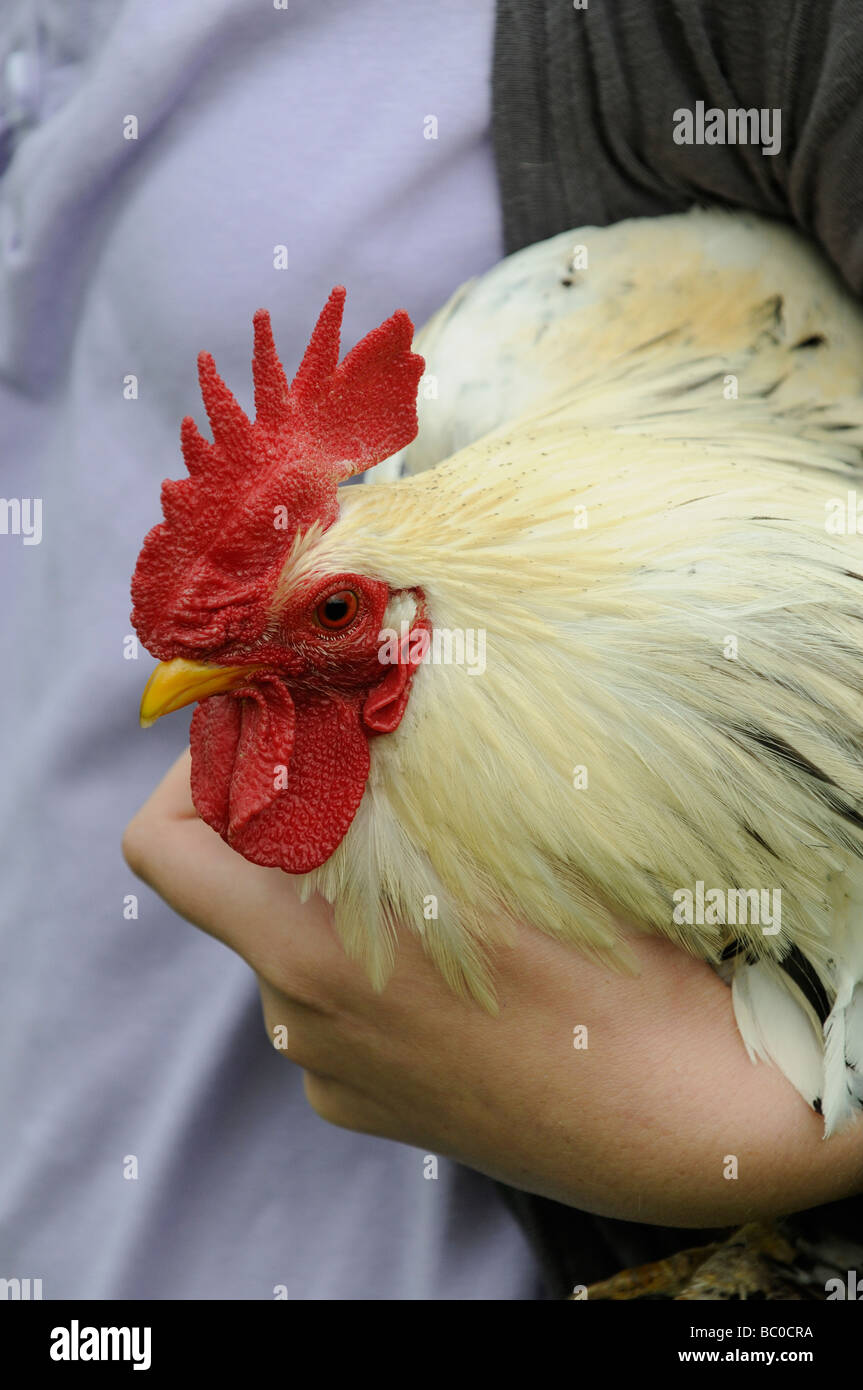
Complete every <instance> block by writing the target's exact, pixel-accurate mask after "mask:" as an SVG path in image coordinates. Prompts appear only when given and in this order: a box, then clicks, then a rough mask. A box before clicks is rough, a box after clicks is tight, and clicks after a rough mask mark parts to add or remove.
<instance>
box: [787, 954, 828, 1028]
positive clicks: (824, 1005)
mask: <svg viewBox="0 0 863 1390" xmlns="http://www.w3.org/2000/svg"><path fill="white" fill-rule="evenodd" d="M779 964H780V966H781V967H782V969H783V970H784V971H785V974H786V975H787V976H788V978H789V979H790V980H793V981H794V983H795V985H796V986H797V988H798V989H799V990H800V993H801V994H802V995H803V997H804V999H806V1000H808V1002H809V1003H810V1004H811V1005H812V1007H813V1009H814V1010H815V1012H816V1014H817V1015H818V1021H819V1023H820V1024H821V1026H822V1027H823V1026H824V1024H825V1023H826V1022H827V1019H828V1018H829V1016H830V1007H831V1006H830V999H829V997H828V995H827V991H826V989H825V988H824V985H823V984H822V982H821V977H820V975H819V974H818V972H817V970H816V969H815V967H814V965H813V964H812V962H811V961H810V960H807V959H806V957H805V956H804V954H803V952H802V951H801V950H800V948H799V947H798V946H792V947H791V949H790V951H789V952H788V954H787V955H786V956H785V957H784V959H783V960H781V961H780V962H779Z"/></svg>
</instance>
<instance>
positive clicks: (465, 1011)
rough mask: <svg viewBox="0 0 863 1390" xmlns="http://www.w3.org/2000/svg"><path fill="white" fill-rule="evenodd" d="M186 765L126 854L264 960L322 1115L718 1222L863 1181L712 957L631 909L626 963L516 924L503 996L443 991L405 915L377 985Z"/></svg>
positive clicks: (217, 932)
mask: <svg viewBox="0 0 863 1390" xmlns="http://www.w3.org/2000/svg"><path fill="white" fill-rule="evenodd" d="M189 765H190V764H189V755H188V753H186V754H184V755H183V756H182V757H181V758H180V759H179V760H178V761H177V762H176V763H175V764H174V766H173V768H172V769H171V770H170V772H169V773H168V774H167V776H166V777H165V779H164V780H163V781H162V783H161V784H160V785H159V787H157V789H156V790H155V792H154V793H153V795H152V796H151V797H150V799H149V800H148V801H147V802H146V804H145V805H144V806H143V807H142V809H141V810H140V811H139V812H138V814H137V815H136V816H135V818H134V820H133V821H132V822H131V824H130V825H129V827H128V829H127V831H126V835H125V838H124V852H125V854H126V858H127V860H128V862H129V864H130V866H131V868H132V869H133V870H134V871H135V873H137V874H138V875H139V876H140V877H141V878H143V879H144V880H145V881H146V882H147V883H149V884H150V885H151V886H152V887H153V888H154V889H155V890H156V891H157V892H158V893H160V894H161V896H162V897H163V898H164V899H165V901H166V902H168V903H169V904H170V906H171V907H173V908H174V909H175V910H176V911H177V912H178V913H180V915H181V916H183V917H186V918H187V919H188V920H189V921H191V922H193V923H195V925H197V926H198V927H200V928H201V929H202V930H204V931H206V932H209V933H210V934H211V935H213V936H215V937H217V938H218V939H219V940H220V941H223V942H224V943H225V945H227V946H229V947H230V948H231V949H232V950H234V951H236V952H238V953H239V954H240V955H241V956H242V957H243V958H244V959H245V960H246V961H247V962H248V964H249V965H250V966H251V968H252V969H253V970H254V971H255V972H256V974H257V977H258V982H259V985H260V989H261V998H262V1001H263V1010H264V1019H265V1023H266V1028H267V1033H268V1035H269V1037H270V1040H271V1042H272V1041H274V1040H275V1041H278V1038H277V1033H276V1030H278V1029H279V1028H285V1029H286V1030H287V1048H286V1050H285V1053H284V1055H285V1056H287V1057H288V1058H289V1059H291V1060H293V1061H294V1062H295V1063H297V1065H298V1066H300V1067H302V1069H303V1070H304V1072H305V1087H306V1094H307V1097H308V1099H309V1102H310V1104H311V1105H312V1107H313V1108H314V1110H315V1111H316V1112H317V1113H318V1114H319V1115H320V1116H321V1117H322V1118H323V1119H325V1120H328V1121H330V1122H331V1123H333V1124H336V1125H340V1126H343V1127H345V1128H348V1129H354V1130H360V1131H363V1132H366V1133H370V1134H376V1135H379V1136H382V1137H384V1138H388V1139H393V1140H398V1141H400V1142H402V1143H405V1144H412V1145H415V1146H417V1147H418V1148H421V1149H423V1150H426V1151H430V1152H433V1153H437V1154H445V1155H447V1156H449V1157H451V1158H454V1159H457V1160H459V1161H460V1162H462V1163H465V1164H467V1165H468V1166H470V1167H472V1168H476V1169H479V1170H480V1171H482V1172H484V1173H487V1174H489V1175H491V1176H493V1177H496V1178H499V1179H501V1180H502V1181H505V1182H507V1183H509V1184H511V1185H512V1186H515V1187H522V1188H525V1189H527V1190H529V1191H532V1192H537V1193H541V1194H542V1195H544V1196H547V1197H551V1198H553V1199H556V1200H557V1201H561V1202H565V1203H568V1204H570V1205H572V1206H578V1207H580V1208H582V1209H584V1210H588V1211H592V1212H596V1213H599V1214H602V1215H606V1216H614V1217H620V1218H624V1219H629V1220H638V1221H645V1222H651V1223H657V1224H664V1225H673V1226H720V1225H730V1224H732V1223H736V1222H741V1221H744V1220H748V1219H752V1218H754V1217H756V1216H767V1215H772V1214H776V1213H779V1212H786V1211H792V1210H800V1209H802V1208H805V1207H810V1206H814V1205H818V1204H820V1203H822V1202H825V1201H830V1200H833V1199H837V1198H840V1197H843V1196H847V1195H849V1194H850V1193H852V1192H854V1191H857V1190H861V1189H863V1123H860V1122H858V1124H857V1125H856V1126H855V1127H854V1128H852V1129H851V1130H850V1131H849V1132H847V1133H844V1134H840V1135H837V1136H834V1137H833V1138H831V1139H830V1140H828V1141H826V1142H825V1141H824V1140H823V1138H822V1123H821V1120H820V1119H819V1118H818V1117H817V1116H816V1115H815V1114H814V1113H813V1112H812V1111H810V1110H809V1108H808V1107H807V1105H806V1104H805V1102H804V1101H803V1100H802V1099H801V1098H800V1097H799V1096H798V1094H797V1092H796V1091H795V1090H794V1089H793V1088H792V1087H791V1085H790V1084H789V1083H788V1082H787V1081H786V1079H785V1078H784V1077H783V1076H782V1075H781V1074H780V1073H779V1072H778V1071H777V1070H775V1069H774V1068H772V1067H769V1066H766V1065H763V1064H759V1065H757V1066H756V1065H753V1064H752V1062H751V1061H750V1060H749V1058H748V1056H747V1053H746V1051H745V1048H744V1046H743V1043H742V1041H741V1039H740V1036H739V1034H738V1032H737V1028H736V1025H735V1023H734V1018H733V1014H732V1008H731V995H730V991H729V990H728V989H727V988H726V986H725V985H724V984H723V983H722V982H721V981H720V980H719V979H718V977H717V976H716V975H715V974H714V972H713V971H712V970H711V969H710V968H709V967H708V966H706V965H705V964H704V963H703V962H701V961H698V960H695V959H694V958H691V957H689V956H687V955H685V954H684V953H683V952H681V951H679V950H678V949H677V948H676V947H674V946H673V945H672V944H671V943H670V942H668V941H665V940H661V939H659V938H654V937H646V936H644V935H642V934H640V933H638V932H636V931H635V930H634V929H631V930H630V929H628V928H625V927H622V928H621V930H622V931H623V933H624V934H625V935H626V937H627V939H628V941H629V944H630V948H631V950H632V951H633V953H634V955H635V957H636V959H637V960H638V963H639V967H640V974H639V975H638V976H637V977H630V976H626V975H620V974H617V973H615V972H613V971H611V970H609V969H608V968H606V967H604V966H601V965H598V964H597V963H595V962H593V961H591V960H589V959H587V958H586V957H583V956H581V955H580V954H579V953H577V952H576V951H575V950H573V949H572V948H571V947H567V946H564V945H561V944H560V943H558V942H555V941H553V940H551V939H550V938H548V937H546V936H544V935H543V934H541V933H539V932H538V931H535V930H534V929H532V928H530V927H529V926H523V927H521V928H520V929H519V931H518V933H517V937H516V940H515V942H514V944H513V945H512V946H511V947H507V948H499V950H498V952H497V955H496V958H495V962H496V972H497V973H496V983H497V990H498V998H499V1002H500V1013H499V1016H498V1017H496V1018H493V1017H490V1016H489V1015H488V1014H486V1013H484V1012H483V1011H482V1010H481V1009H480V1008H479V1007H478V1006H477V1005H476V1004H474V1003H472V1002H466V1001H464V1000H461V999H459V998H457V997H456V996H454V995H453V994H452V993H451V992H450V990H449V989H448V987H447V986H446V985H445V983H444V981H443V980H442V978H441V977H440V976H439V974H438V973H437V971H436V970H435V968H434V967H433V966H432V965H431V963H430V962H429V961H428V960H427V958H426V956H425V954H424V952H423V949H422V944H421V942H420V941H419V940H418V938H417V937H416V936H415V935H414V934H413V933H411V932H410V931H409V930H407V929H405V930H403V931H402V932H401V934H400V940H399V952H398V960H397V964H396V968H395V971H394V974H393V977H392V979H391V980H390V982H389V984H388V985H387V987H386V989H385V990H384V991H383V993H382V994H376V993H375V991H374V990H373V989H372V987H371V985H370V984H369V982H368V980H367V979H366V976H365V975H364V973H363V972H362V970H361V969H360V968H359V967H358V966H357V965H356V964H355V963H353V962H352V961H350V960H349V959H348V958H347V956H346V955H345V954H344V951H343V950H342V947H341V944H340V942H339V940H338V938H337V936H336V933H335V930H334V928H333V923H332V913H331V910H330V908H329V906H328V905H327V904H326V903H325V902H324V901H323V900H322V899H320V898H315V899H312V900H311V901H310V902H309V903H307V904H305V905H302V904H301V903H300V901H299V898H298V896H297V892H296V888H295V886H294V883H293V880H292V879H291V877H290V876H289V875H287V874H284V873H283V872H282V871H281V870H279V869H264V868H259V867H257V866H256V865H253V864H250V863H248V862H247V861H246V860H245V859H243V858H241V857H240V856H239V855H238V854H236V853H235V852H234V851H233V850H232V849H230V847H229V846H228V845H226V844H225V843H224V842H223V841H222V840H221V839H220V838H219V836H218V835H216V834H215V832H214V831H212V830H211V829H210V828H209V827H208V826H206V825H205V824H204V823H203V822H202V821H201V820H199V818H198V816H197V814H196V812H195V809H194V806H193V804H192V799H191V795H190V791H189ZM190 987H193V986H190ZM581 1026H585V1027H586V1028H587V1046H586V1047H576V1046H574V1041H575V1040H576V1039H575V1035H574V1029H576V1028H578V1027H581ZM730 1156H733V1157H734V1158H735V1159H736V1173H737V1176H736V1177H735V1178H729V1177H727V1176H726V1174H727V1173H728V1172H729V1171H731V1170H732V1165H731V1164H730V1163H729V1157H730Z"/></svg>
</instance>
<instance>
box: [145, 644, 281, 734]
mask: <svg viewBox="0 0 863 1390" xmlns="http://www.w3.org/2000/svg"><path fill="white" fill-rule="evenodd" d="M258 670H260V667H259V666H205V665H203V664H202V663H201V662H199V661H184V660H183V658H182V657H179V656H178V657H176V658H175V659H174V660H173V661H161V662H160V663H159V665H158V666H157V667H156V669H155V671H154V672H153V674H152V675H151V677H150V679H149V680H148V681H147V684H146V685H145V687H144V693H143V695H142V696H141V728H142V729H149V727H150V725H151V724H155V722H156V720H157V719H161V717H162V715H163V714H171V713H172V712H173V711H174V710H175V709H182V708H183V706H184V705H190V704H191V703H192V702H193V700H205V699H206V698H207V696H208V695H224V694H225V692H226V691H228V690H236V689H237V688H238V687H239V686H241V685H245V684H246V682H247V681H249V680H250V679H251V677H252V676H253V675H254V673H255V671H258Z"/></svg>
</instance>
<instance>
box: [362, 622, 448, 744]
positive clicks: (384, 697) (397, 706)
mask: <svg viewBox="0 0 863 1390" xmlns="http://www.w3.org/2000/svg"><path fill="white" fill-rule="evenodd" d="M421 633H426V634H429V635H430V634H431V624H430V623H429V622H428V621H427V620H426V619H425V618H423V619H421V620H420V621H419V622H418V623H415V624H414V626H413V627H412V628H411V630H410V632H409V633H408V635H407V637H406V638H405V640H404V641H403V642H402V644H401V647H400V650H399V660H398V662H396V663H395V664H394V665H392V666H390V668H389V670H388V671H387V674H386V675H385V676H384V678H383V680H382V681H381V682H380V683H379V684H378V685H376V686H375V687H374V689H373V690H371V691H369V694H368V695H367V697H366V700H365V703H364V705H363V724H364V725H365V727H366V728H367V729H368V730H369V733H373V734H391V733H392V732H393V730H395V729H397V728H398V726H399V724H400V723H401V721H402V716H403V715H404V712H405V710H406V709H407V703H408V696H409V694H410V686H411V681H412V679H413V674H414V670H415V669H416V667H417V666H418V665H419V663H420V662H421V661H422V657H423V653H424V652H426V651H427V649H428V637H426V638H424V639H421V638H420V634H421Z"/></svg>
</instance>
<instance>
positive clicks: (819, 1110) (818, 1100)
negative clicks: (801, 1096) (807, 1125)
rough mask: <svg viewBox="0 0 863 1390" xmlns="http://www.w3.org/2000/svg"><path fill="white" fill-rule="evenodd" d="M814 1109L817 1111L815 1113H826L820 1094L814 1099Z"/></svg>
mask: <svg viewBox="0 0 863 1390" xmlns="http://www.w3.org/2000/svg"><path fill="white" fill-rule="evenodd" d="M812 1109H813V1110H814V1111H815V1114H816V1115H823V1114H824V1111H823V1110H822V1108H821V1097H820V1096H816V1097H815V1099H814V1100H813V1102H812Z"/></svg>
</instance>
